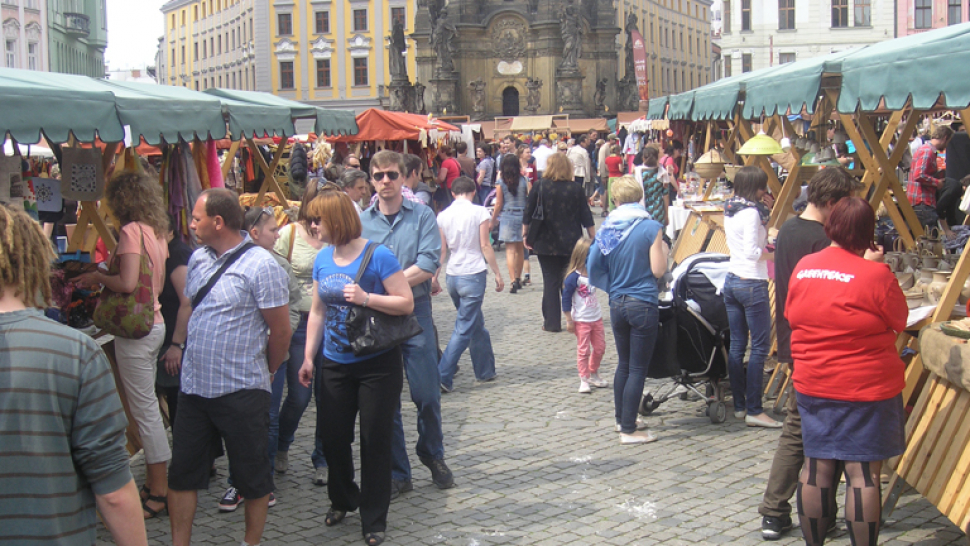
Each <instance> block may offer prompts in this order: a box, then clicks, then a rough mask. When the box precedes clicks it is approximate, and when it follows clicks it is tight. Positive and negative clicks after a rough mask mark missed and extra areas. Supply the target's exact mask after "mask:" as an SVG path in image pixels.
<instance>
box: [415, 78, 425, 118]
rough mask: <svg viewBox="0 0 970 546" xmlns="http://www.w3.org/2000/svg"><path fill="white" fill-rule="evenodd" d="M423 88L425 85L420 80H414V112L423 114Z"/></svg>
mask: <svg viewBox="0 0 970 546" xmlns="http://www.w3.org/2000/svg"><path fill="white" fill-rule="evenodd" d="M424 90H425V86H424V84H423V83H421V82H414V113H416V114H424V113H425V111H424Z"/></svg>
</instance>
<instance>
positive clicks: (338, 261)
mask: <svg viewBox="0 0 970 546" xmlns="http://www.w3.org/2000/svg"><path fill="white" fill-rule="evenodd" d="M306 216H307V218H309V219H310V227H311V231H312V232H313V234H314V236H316V237H319V239H320V240H321V241H323V242H325V243H329V244H330V245H332V246H329V247H327V248H324V249H323V250H321V251H320V253H319V254H318V255H317V259H316V263H315V264H314V267H313V293H314V294H315V297H314V298H313V305H312V307H311V309H310V316H309V318H308V319H307V340H306V354H305V356H304V358H305V360H304V362H303V367H302V368H301V369H300V382H301V383H303V385H304V386H309V385H310V381H311V380H312V379H313V361H314V357H315V356H316V355H317V352H318V351H322V354H323V365H322V366H321V368H320V369H321V372H320V374H319V377H317V428H318V430H319V433H320V434H321V435H322V437H323V438H326V441H325V442H324V444H323V446H324V449H323V452H324V455H325V456H326V459H327V463H329V476H328V480H327V489H328V493H329V496H330V503H331V506H330V510H329V511H328V512H327V517H326V519H324V523H326V524H327V526H328V527H329V526H333V525H336V524H338V523H340V522H341V521H342V520H343V519H344V517H345V516H346V515H347V512H352V511H354V510H357V509H358V508H359V509H360V520H361V527H362V530H363V534H364V541H365V542H366V543H367V544H368V545H370V546H376V545H378V544H380V543H382V542H383V541H384V530H385V529H386V528H387V509H388V506H389V505H390V503H391V435H390V434H389V433H388V432H387V431H389V430H391V425H392V421H393V419H394V412H395V410H396V409H397V408H398V407H399V404H400V401H401V388H402V387H403V385H404V374H403V362H402V359H401V350H400V348H398V347H395V348H393V349H389V350H387V351H385V352H383V353H378V354H375V355H369V356H364V357H358V356H354V353H353V351H352V350H351V348H350V342H349V340H348V339H347V330H346V318H347V313H348V312H349V311H350V309H351V307H352V306H354V305H360V306H363V307H372V308H374V309H376V310H378V311H381V312H384V313H387V314H389V315H407V314H409V313H411V312H412V311H413V310H414V299H413V297H412V295H411V287H410V286H408V281H407V279H405V277H404V272H403V271H402V270H401V264H400V263H398V261H397V258H395V257H394V254H392V253H391V251H390V250H388V249H387V248H385V247H384V246H380V245H378V246H377V247H376V248H375V249H374V254H373V256H372V257H371V259H370V262H369V263H368V264H367V268H366V269H365V271H364V274H363V275H362V276H361V279H360V284H354V278H355V277H356V276H357V270H358V269H359V268H360V263H361V259H362V258H363V254H364V250H365V249H366V247H367V246H368V245H373V244H377V243H372V242H370V241H367V240H366V239H363V238H361V236H360V234H361V224H360V217H359V216H358V215H357V211H356V209H354V205H353V203H352V202H351V201H350V198H349V197H347V194H345V193H343V192H341V191H337V190H329V189H325V190H324V191H323V192H321V193H320V195H318V196H317V197H316V198H315V199H314V200H313V201H311V202H310V203H309V204H308V205H307V212H306ZM358 412H359V413H360V480H361V485H362V487H358V486H357V484H356V483H355V482H354V460H353V453H352V451H351V444H352V443H353V440H354V423H355V421H356V419H357V414H358Z"/></svg>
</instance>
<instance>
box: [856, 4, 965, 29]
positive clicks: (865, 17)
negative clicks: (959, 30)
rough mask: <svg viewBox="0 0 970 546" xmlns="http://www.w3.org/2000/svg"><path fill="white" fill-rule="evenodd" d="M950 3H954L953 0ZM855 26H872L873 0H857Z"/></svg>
mask: <svg viewBox="0 0 970 546" xmlns="http://www.w3.org/2000/svg"><path fill="white" fill-rule="evenodd" d="M950 1H951V2H952V1H953V0H950ZM959 2H960V0H957V4H959ZM957 13H959V10H957ZM957 17H959V15H958V16H957ZM957 22H959V21H957ZM855 26H857V27H869V26H872V0H855Z"/></svg>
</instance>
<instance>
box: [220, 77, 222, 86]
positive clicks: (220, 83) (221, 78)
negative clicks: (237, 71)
mask: <svg viewBox="0 0 970 546" xmlns="http://www.w3.org/2000/svg"><path fill="white" fill-rule="evenodd" d="M219 87H222V76H219Z"/></svg>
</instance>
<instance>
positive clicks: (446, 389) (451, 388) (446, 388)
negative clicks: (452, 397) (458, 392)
mask: <svg viewBox="0 0 970 546" xmlns="http://www.w3.org/2000/svg"><path fill="white" fill-rule="evenodd" d="M453 390H455V388H454V387H446V386H445V384H444V383H442V384H441V392H442V393H443V394H447V393H449V392H451V391H453Z"/></svg>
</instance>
